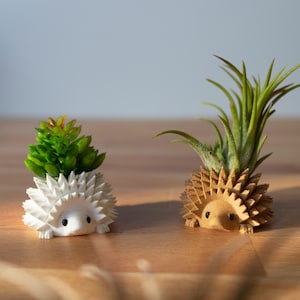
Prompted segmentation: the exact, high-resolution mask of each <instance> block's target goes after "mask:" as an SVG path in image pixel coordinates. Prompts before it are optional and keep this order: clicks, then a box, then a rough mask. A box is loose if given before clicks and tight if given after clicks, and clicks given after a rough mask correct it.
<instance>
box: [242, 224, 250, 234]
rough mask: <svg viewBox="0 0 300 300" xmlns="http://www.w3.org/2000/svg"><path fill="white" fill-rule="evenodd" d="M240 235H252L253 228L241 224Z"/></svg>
mask: <svg viewBox="0 0 300 300" xmlns="http://www.w3.org/2000/svg"><path fill="white" fill-rule="evenodd" d="M240 233H242V234H252V233H253V226H251V225H250V224H241V225H240Z"/></svg>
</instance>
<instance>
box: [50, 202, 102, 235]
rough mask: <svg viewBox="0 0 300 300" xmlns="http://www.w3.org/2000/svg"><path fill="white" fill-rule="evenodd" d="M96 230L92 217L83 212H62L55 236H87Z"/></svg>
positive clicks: (76, 210) (75, 210)
mask: <svg viewBox="0 0 300 300" xmlns="http://www.w3.org/2000/svg"><path fill="white" fill-rule="evenodd" d="M95 230H96V224H95V221H94V219H93V216H92V215H91V214H89V213H88V212H87V211H85V210H78V208H76V209H74V210H68V211H64V212H63V213H62V214H61V216H60V218H59V223H58V227H57V230H56V232H55V235H57V236H68V235H81V234H89V233H92V232H94V231H95Z"/></svg>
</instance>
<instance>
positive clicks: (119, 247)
mask: <svg viewBox="0 0 300 300" xmlns="http://www.w3.org/2000/svg"><path fill="white" fill-rule="evenodd" d="M78 123H79V124H81V125H82V128H83V130H82V133H84V134H91V135H92V136H93V145H94V146H95V147H96V148H98V149H100V151H106V152H107V157H106V160H105V162H104V164H103V165H102V166H101V167H100V169H99V171H101V172H102V173H103V174H104V176H105V178H106V181H107V182H109V183H110V184H111V185H112V187H113V192H114V195H115V196H116V198H117V201H118V202H117V211H118V218H117V220H116V222H115V223H114V224H113V225H112V226H111V232H110V233H108V234H104V235H98V234H92V235H87V236H77V237H63V238H54V239H51V240H39V239H38V235H37V232H35V231H34V230H32V229H30V228H28V227H26V226H25V225H24V224H23V222H22V215H23V213H24V211H23V208H22V202H23V201H24V200H25V199H27V195H26V192H25V191H26V189H27V188H28V187H31V186H33V185H34V184H33V181H32V179H33V175H32V174H31V173H30V172H29V171H28V170H27V169H26V168H25V166H24V164H23V160H24V159H25V157H26V155H27V146H28V144H30V143H34V139H35V136H36V132H35V130H34V128H35V127H37V125H38V120H20V119H1V120H0V141H1V145H0V191H1V193H0V239H1V248H0V299H35V298H36V299H270V297H272V299H297V297H300V158H299V153H300V150H299V149H300V135H299V128H300V120H298V119H272V120H271V121H270V123H269V124H268V126H267V128H266V131H265V133H266V134H267V135H268V139H267V141H266V144H265V148H264V150H263V152H264V153H268V152H273V154H272V156H271V157H270V158H269V159H268V160H267V161H265V162H264V163H263V164H262V165H261V166H260V168H259V170H258V172H261V173H262V177H261V183H268V184H269V185H270V187H269V194H270V195H271V196H272V197H273V200H274V203H273V210H274V211H275V217H274V220H273V221H272V222H271V223H270V224H268V225H266V226H264V227H262V228H259V229H258V230H256V231H255V233H254V234H253V235H241V234H239V233H238V232H229V233H228V232H219V231H213V230H207V229H202V228H195V229H193V228H186V227H185V226H184V223H183V220H182V219H181V217H180V215H179V213H178V211H179V209H180V208H181V202H180V200H179V196H180V193H181V192H182V191H183V188H184V182H185V180H187V179H188V178H189V176H190V173H191V172H192V170H193V169H196V168H198V167H199V166H200V164H201V161H200V159H199V158H198V156H197V155H196V154H195V153H194V152H193V150H192V149H190V148H188V147H187V146H184V145H181V144H174V143H171V142H170V141H171V140H172V139H173V138H174V136H171V135H170V136H163V137H159V138H153V135H155V134H156V133H158V132H160V131H162V130H166V129H179V130H184V131H186V132H188V133H190V134H192V135H194V136H196V137H198V138H199V139H200V140H201V141H207V142H212V141H214V139H215V134H214V131H213V130H212V128H210V127H209V125H207V124H206V123H203V122H201V121H187V120H88V119H82V120H78ZM76 297H77V298H76Z"/></svg>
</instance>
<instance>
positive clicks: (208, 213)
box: [205, 211, 210, 219]
mask: <svg viewBox="0 0 300 300" xmlns="http://www.w3.org/2000/svg"><path fill="white" fill-rule="evenodd" d="M209 215H210V212H209V211H207V212H206V213H205V217H206V219H208V218H209Z"/></svg>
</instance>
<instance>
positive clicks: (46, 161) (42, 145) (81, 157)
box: [24, 116, 105, 178]
mask: <svg viewBox="0 0 300 300" xmlns="http://www.w3.org/2000/svg"><path fill="white" fill-rule="evenodd" d="M75 125H76V120H71V121H70V122H68V123H66V116H60V117H59V118H57V120H54V119H52V118H49V119H48V121H47V122H45V121H43V122H40V124H39V127H38V128H36V130H37V132H38V134H37V137H36V144H35V145H29V146H28V148H29V151H28V154H27V158H26V159H25V160H24V163H25V165H26V167H27V168H28V169H29V170H30V171H32V172H33V173H34V174H35V175H37V176H39V177H42V178H45V177H46V174H47V173H48V174H49V175H50V176H52V177H54V178H58V176H59V174H60V173H62V174H64V176H68V175H69V174H70V173H71V171H74V173H75V174H80V173H81V172H83V171H85V172H88V171H92V170H94V169H96V168H98V167H99V166H100V165H101V164H102V162H103V161H104V159H105V153H99V152H98V150H96V149H94V147H93V146H91V141H92V137H91V136H79V135H80V132H81V126H75Z"/></svg>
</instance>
